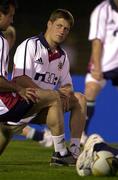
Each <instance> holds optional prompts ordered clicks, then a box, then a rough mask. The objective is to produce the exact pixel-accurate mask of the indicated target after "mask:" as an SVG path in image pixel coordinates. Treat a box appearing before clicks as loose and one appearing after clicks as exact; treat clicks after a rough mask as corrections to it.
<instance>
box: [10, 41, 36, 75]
mask: <svg viewBox="0 0 118 180" xmlns="http://www.w3.org/2000/svg"><path fill="white" fill-rule="evenodd" d="M34 56H35V45H34V41H33V40H32V39H27V40H25V41H24V42H23V43H21V44H20V45H19V46H18V48H17V49H16V52H15V55H14V72H13V76H14V77H17V76H22V75H28V76H29V77H31V78H32V72H33V67H34V66H33V61H32V59H33V58H34Z"/></svg>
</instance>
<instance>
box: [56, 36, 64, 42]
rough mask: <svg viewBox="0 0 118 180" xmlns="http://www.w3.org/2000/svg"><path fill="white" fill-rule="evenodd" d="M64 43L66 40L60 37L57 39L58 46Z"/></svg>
mask: <svg viewBox="0 0 118 180" xmlns="http://www.w3.org/2000/svg"><path fill="white" fill-rule="evenodd" d="M63 41H64V39H63V38H61V37H60V38H59V37H58V38H57V39H56V43H57V44H61V43H62V42H63Z"/></svg>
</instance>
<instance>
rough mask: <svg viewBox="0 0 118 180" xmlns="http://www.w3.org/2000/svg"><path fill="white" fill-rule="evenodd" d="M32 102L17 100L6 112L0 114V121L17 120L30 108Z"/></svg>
mask: <svg viewBox="0 0 118 180" xmlns="http://www.w3.org/2000/svg"><path fill="white" fill-rule="evenodd" d="M32 106H33V103H32V102H29V104H28V103H27V102H26V101H24V100H23V101H18V102H17V103H16V104H15V106H14V107H13V108H12V109H10V110H9V111H8V112H7V113H5V114H1V115H0V122H5V123H6V122H7V121H10V122H19V121H20V120H21V119H22V118H23V117H24V116H25V115H26V113H27V112H28V111H29V110H30V109H31V108H32Z"/></svg>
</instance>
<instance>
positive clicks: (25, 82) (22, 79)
mask: <svg viewBox="0 0 118 180" xmlns="http://www.w3.org/2000/svg"><path fill="white" fill-rule="evenodd" d="M13 81H14V82H15V83H16V84H18V85H20V86H22V87H24V88H28V87H30V88H39V86H38V85H37V84H36V83H34V82H33V81H32V79H31V78H30V77H28V76H18V77H16V78H14V79H13Z"/></svg>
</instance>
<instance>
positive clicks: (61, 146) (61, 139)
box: [52, 134, 67, 156]
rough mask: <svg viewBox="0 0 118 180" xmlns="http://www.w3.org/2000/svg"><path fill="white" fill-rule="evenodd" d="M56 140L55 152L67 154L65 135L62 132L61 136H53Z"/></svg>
mask: <svg viewBox="0 0 118 180" xmlns="http://www.w3.org/2000/svg"><path fill="white" fill-rule="evenodd" d="M52 139H53V142H54V149H55V152H59V153H60V155H61V156H64V155H66V154H67V148H66V145H65V135H64V134H62V135H60V136H52Z"/></svg>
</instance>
